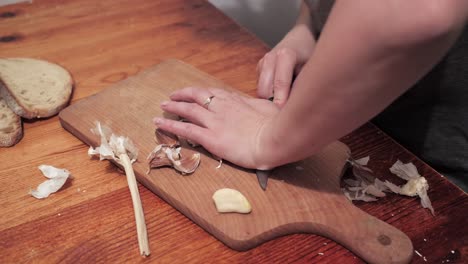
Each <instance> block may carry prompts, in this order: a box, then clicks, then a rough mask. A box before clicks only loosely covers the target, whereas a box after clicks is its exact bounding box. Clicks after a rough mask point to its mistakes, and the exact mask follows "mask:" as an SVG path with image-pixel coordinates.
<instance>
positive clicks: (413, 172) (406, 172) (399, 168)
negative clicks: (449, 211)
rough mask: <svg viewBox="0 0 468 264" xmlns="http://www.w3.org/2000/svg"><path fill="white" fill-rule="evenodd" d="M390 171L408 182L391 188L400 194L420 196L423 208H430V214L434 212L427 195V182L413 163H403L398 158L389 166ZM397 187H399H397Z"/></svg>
mask: <svg viewBox="0 0 468 264" xmlns="http://www.w3.org/2000/svg"><path fill="white" fill-rule="evenodd" d="M390 172H392V173H393V174H395V175H397V176H398V177H400V178H402V179H404V180H407V181H408V182H407V183H406V184H405V185H403V186H401V187H398V186H396V187H397V188H395V185H394V184H393V185H394V186H392V188H393V189H394V190H395V191H397V190H398V193H400V194H403V195H407V196H416V195H417V196H419V197H420V198H421V205H422V207H424V208H428V209H429V210H431V212H432V214H433V215H435V213H434V208H433V207H432V204H431V200H429V196H428V195H427V190H429V184H428V183H427V180H426V178H424V177H422V176H421V175H419V172H418V169H417V168H416V166H414V164H413V163H411V162H410V163H406V164H404V163H403V162H401V161H400V160H397V161H396V162H395V164H393V166H392V167H390ZM398 188H399V189H398Z"/></svg>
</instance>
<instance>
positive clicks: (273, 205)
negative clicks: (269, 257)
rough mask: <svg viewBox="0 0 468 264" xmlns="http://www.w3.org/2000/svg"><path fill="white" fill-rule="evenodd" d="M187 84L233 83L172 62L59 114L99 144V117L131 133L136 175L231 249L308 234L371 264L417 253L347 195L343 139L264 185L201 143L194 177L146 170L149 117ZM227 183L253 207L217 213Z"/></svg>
mask: <svg viewBox="0 0 468 264" xmlns="http://www.w3.org/2000/svg"><path fill="white" fill-rule="evenodd" d="M187 85H189V86H201V87H214V86H215V87H226V89H228V88H229V87H227V86H226V85H224V84H222V83H221V82H220V81H218V80H216V79H214V78H213V77H211V76H209V75H207V74H205V73H203V72H201V71H199V70H197V69H196V68H194V67H192V66H191V65H188V64H185V63H183V62H181V61H178V60H167V61H164V62H162V63H160V64H158V65H156V66H153V67H150V68H148V69H146V70H144V71H143V72H141V73H139V74H137V75H136V76H133V77H130V78H128V79H126V80H123V81H120V82H118V83H116V84H114V85H112V86H111V87H109V88H107V89H105V90H104V91H102V92H100V93H98V94H96V95H93V96H90V97H88V98H86V99H83V100H80V101H79V102H77V103H76V104H74V105H72V106H70V107H68V108H67V109H65V110H63V111H62V112H61V113H60V122H61V123H62V125H63V127H65V129H67V130H68V131H70V132H71V133H72V134H74V135H75V136H77V137H78V138H80V139H81V140H82V141H83V142H85V143H87V144H89V145H92V146H93V147H96V146H98V145H99V144H100V142H99V141H100V139H99V136H97V135H94V134H93V133H92V132H91V131H90V128H92V127H94V126H95V124H94V122H96V121H100V122H101V123H102V124H105V125H106V126H108V127H110V128H111V129H112V131H113V132H114V133H116V134H117V135H124V136H128V137H129V138H131V139H132V140H133V142H134V144H135V146H136V147H137V148H138V150H139V153H140V158H139V160H138V162H136V163H135V164H134V165H133V167H134V169H135V174H136V175H137V178H138V180H139V181H140V182H141V183H143V184H144V185H145V186H146V187H148V188H149V189H150V190H152V191H153V192H154V193H156V194H157V195H158V196H159V197H161V198H163V199H164V200H165V201H167V202H168V203H169V204H171V205H172V206H174V207H175V208H176V209H177V210H178V211H180V212H181V213H183V214H184V215H185V216H187V217H188V218H190V219H191V220H193V221H194V222H195V223H197V224H198V225H200V226H201V227H202V228H203V229H205V230H207V231H208V232H209V233H211V234H212V235H214V236H215V237H216V238H218V239H219V240H221V241H222V242H223V243H225V244H226V245H228V246H229V247H231V248H233V249H236V250H248V249H251V248H253V247H255V246H258V245H259V244H261V243H264V242H265V241H268V240H271V239H273V238H276V237H279V236H283V235H287V234H291V233H300V232H304V233H305V232H307V233H313V234H320V235H323V236H326V237H328V238H331V239H333V240H334V241H337V242H340V243H341V244H342V245H344V246H345V247H346V248H348V249H350V250H352V251H353V252H354V253H356V254H357V255H359V256H361V257H362V258H363V259H364V260H366V261H368V262H372V263H407V262H408V261H409V260H410V259H411V256H412V254H413V247H412V244H411V241H410V240H409V238H408V237H407V236H406V235H405V234H404V233H402V232H401V231H399V230H398V229H396V228H394V227H392V226H391V225H388V224H386V223H385V222H382V221H380V220H378V219H376V218H374V217H372V216H370V215H368V214H366V213H363V212H362V211H361V210H359V209H357V208H356V207H355V206H353V205H352V204H351V203H350V202H349V201H348V199H347V198H346V197H345V196H344V195H343V193H342V191H341V189H340V179H341V176H342V174H343V170H344V168H345V165H346V162H347V160H348V158H349V154H350V150H349V149H348V148H347V147H346V145H344V144H343V143H340V142H335V143H332V144H330V145H329V146H328V147H327V148H325V149H324V150H323V151H322V152H320V153H318V154H317V155H314V156H313V157H310V158H308V159H305V160H303V161H301V162H298V163H295V164H291V165H288V166H283V167H279V168H276V169H275V170H273V175H272V176H271V177H270V180H269V186H268V189H267V190H266V191H263V190H262V189H261V188H260V186H259V185H258V181H257V179H256V176H255V173H254V171H249V170H244V169H241V168H237V167H235V166H232V165H230V164H229V163H224V166H221V167H219V168H217V166H218V162H217V161H216V160H215V159H214V158H213V157H212V156H211V155H210V154H209V153H206V152H205V151H203V149H202V148H197V149H195V150H196V151H200V152H201V153H202V155H201V164H200V166H199V168H198V169H197V170H196V171H195V172H194V173H193V174H191V175H187V176H182V175H180V174H179V173H177V172H175V170H173V169H171V168H166V169H158V170H152V171H151V172H150V173H149V174H147V170H148V164H147V163H148V162H147V161H146V160H145V157H147V156H148V154H149V153H150V152H151V151H152V149H153V148H154V146H155V142H154V130H155V127H154V125H153V124H152V123H151V120H152V118H153V117H154V116H163V115H164V113H163V112H162V110H161V109H159V107H157V106H158V105H159V104H160V103H161V102H163V101H165V100H169V95H170V94H171V93H172V92H174V91H175V90H177V89H181V88H183V87H186V86H187ZM155 105H156V106H155ZM182 147H183V148H189V146H188V145H182ZM222 188H232V189H236V190H239V191H241V192H242V193H243V194H244V195H245V196H246V197H247V199H248V200H249V201H250V203H251V204H252V208H253V210H252V212H251V213H250V214H219V213H217V212H216V209H215V207H214V204H213V200H212V198H211V197H212V195H213V194H214V192H215V191H216V190H219V189H222Z"/></svg>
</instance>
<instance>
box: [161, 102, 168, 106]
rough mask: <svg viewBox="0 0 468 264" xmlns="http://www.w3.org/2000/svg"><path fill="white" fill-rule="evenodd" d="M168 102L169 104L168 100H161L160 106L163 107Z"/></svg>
mask: <svg viewBox="0 0 468 264" xmlns="http://www.w3.org/2000/svg"><path fill="white" fill-rule="evenodd" d="M168 104H169V101H162V102H161V106H163V107H164V106H167V105H168Z"/></svg>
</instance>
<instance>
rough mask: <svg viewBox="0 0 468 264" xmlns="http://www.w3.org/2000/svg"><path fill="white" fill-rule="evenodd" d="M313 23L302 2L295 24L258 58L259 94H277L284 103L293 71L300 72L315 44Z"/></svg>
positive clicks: (280, 103) (279, 103) (262, 96)
mask: <svg viewBox="0 0 468 264" xmlns="http://www.w3.org/2000/svg"><path fill="white" fill-rule="evenodd" d="M313 26H314V25H313V24H312V19H311V13H310V10H309V8H308V6H307V5H306V4H305V3H304V2H302V4H301V8H300V11H299V15H298V17H297V20H296V24H295V25H294V26H293V27H292V29H291V30H290V31H289V32H288V33H287V34H286V35H285V36H284V38H283V39H282V40H281V41H280V42H279V43H278V44H277V45H276V46H275V47H274V48H273V49H272V50H271V51H270V52H268V53H266V54H265V56H264V57H263V58H262V59H261V60H260V61H259V62H258V65H257V71H258V75H259V78H258V87H257V88H258V89H257V95H258V96H259V97H260V98H265V99H266V98H270V97H272V96H273V95H274V96H275V103H276V104H277V105H279V106H283V105H284V104H285V103H286V101H287V99H288V96H289V92H290V90H291V84H292V79H293V75H294V74H297V73H298V72H299V71H300V70H301V69H302V67H303V66H304V64H305V63H306V62H307V60H308V59H309V58H310V56H311V55H312V52H313V50H314V47H315V37H314V34H313Z"/></svg>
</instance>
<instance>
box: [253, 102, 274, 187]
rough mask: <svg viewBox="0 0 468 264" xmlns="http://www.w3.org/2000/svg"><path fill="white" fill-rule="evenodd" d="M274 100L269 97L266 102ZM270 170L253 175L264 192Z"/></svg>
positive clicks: (258, 171) (259, 171)
mask: <svg viewBox="0 0 468 264" xmlns="http://www.w3.org/2000/svg"><path fill="white" fill-rule="evenodd" d="M274 99H275V97H274V96H271V97H270V98H268V99H267V100H268V101H270V102H273V100H274ZM271 171H272V170H257V171H256V172H255V173H256V174H257V180H258V184H260V187H261V188H262V189H263V190H264V191H266V187H267V183H268V177H270V175H271Z"/></svg>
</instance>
